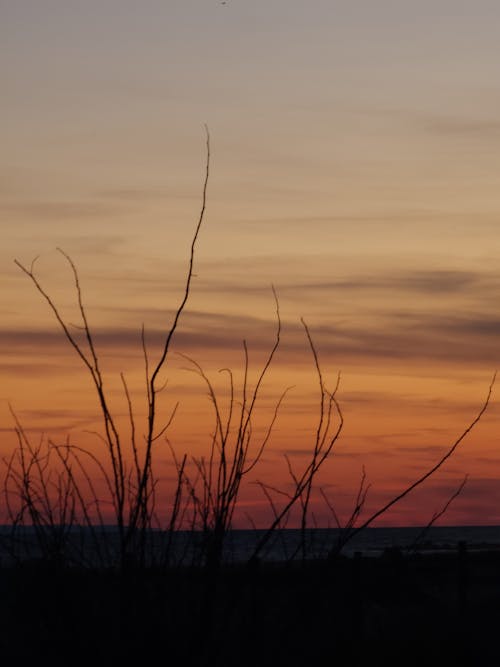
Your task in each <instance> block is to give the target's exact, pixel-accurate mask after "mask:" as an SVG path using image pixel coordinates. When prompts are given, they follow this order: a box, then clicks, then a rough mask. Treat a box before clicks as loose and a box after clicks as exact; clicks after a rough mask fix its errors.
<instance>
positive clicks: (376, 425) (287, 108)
mask: <svg viewBox="0 0 500 667" xmlns="http://www.w3.org/2000/svg"><path fill="white" fill-rule="evenodd" d="M0 12H1V21H0V26H1V27H0V33H1V34H0V37H1V40H0V42H1V43H2V45H3V46H2V50H3V53H4V56H5V57H2V58H1V59H0V77H1V81H2V91H4V93H5V94H4V95H3V97H4V98H5V101H4V103H3V107H4V108H3V113H2V115H3V122H2V125H1V128H0V132H1V133H2V155H1V156H0V178H1V180H0V211H1V216H2V226H1V229H2V242H1V244H0V281H1V283H0V284H1V290H0V299H1V302H0V306H1V311H2V314H3V318H2V326H1V328H0V341H1V345H0V375H1V385H0V387H1V389H0V420H1V421H0V428H1V432H2V444H1V450H2V455H3V456H6V455H7V454H8V452H9V451H11V448H12V447H13V445H14V437H13V434H12V419H11V416H10V414H9V410H8V402H9V401H10V403H11V404H12V406H13V408H14V409H15V411H16V413H17V414H18V415H19V417H20V419H21V420H22V423H23V424H24V426H25V427H26V429H27V431H28V432H29V433H30V434H32V436H33V437H34V438H36V437H39V436H38V435H37V434H40V433H41V432H44V433H45V434H46V435H47V436H52V437H54V438H63V437H64V436H65V434H67V433H69V434H70V436H71V438H72V439H74V440H75V441H76V442H79V443H82V444H85V445H86V446H92V447H95V446H96V444H95V442H94V441H93V440H92V438H91V436H89V435H88V433H86V431H88V430H92V429H93V428H96V426H97V425H98V422H96V416H97V408H96V401H95V396H94V395H93V393H92V390H91V387H90V383H89V378H88V377H87V376H86V375H85V372H84V369H83V368H82V367H81V364H80V363H79V361H78V359H77V357H76V356H75V354H74V353H73V351H72V350H71V349H70V348H69V347H68V346H67V345H66V344H65V342H64V340H63V338H62V336H61V334H60V332H59V331H58V330H57V327H56V326H55V323H54V321H53V318H52V317H51V314H50V312H49V311H48V309H47V307H46V304H44V303H43V301H42V299H41V298H40V297H39V295H37V294H36V293H35V290H34V289H33V286H32V285H31V284H30V283H29V281H28V279H27V278H26V276H24V275H22V273H21V272H20V270H19V269H18V268H17V267H16V266H15V265H14V263H13V259H14V258H17V259H19V260H20V261H21V262H24V263H28V264H29V263H30V262H31V260H32V259H33V258H34V257H35V256H38V255H40V259H39V262H38V265H37V266H38V270H39V275H40V277H41V278H42V279H43V282H44V284H45V285H46V286H47V289H48V290H49V292H50V293H51V294H52V295H53V296H54V298H55V299H56V300H57V303H58V304H61V308H62V312H63V313H64V316H65V317H67V319H68V321H69V322H74V323H77V312H76V309H75V295H74V292H73V290H72V285H71V280H70V278H71V277H70V274H69V272H68V268H67V266H66V265H65V263H64V261H63V259H62V258H61V257H60V256H59V255H58V254H57V252H56V251H55V248H56V247H57V246H60V247H62V248H64V249H65V250H66V251H67V252H68V253H69V254H70V255H71V257H72V258H73V259H74V261H75V262H76V264H77V266H78V268H79V271H80V276H81V281H82V286H83V290H84V296H85V302H86V305H87V309H88V315H89V320H90V322H91V325H92V327H93V328H94V329H95V332H96V341H97V344H98V346H99V350H100V354H101V359H102V362H103V364H104V367H105V370H106V378H107V382H109V387H110V390H111V392H112V402H113V407H114V408H115V410H116V411H117V414H119V415H122V416H123V420H122V421H123V428H126V421H125V410H126V406H125V403H124V399H123V395H122V394H121V391H120V388H119V373H120V371H123V372H124V373H125V374H126V376H127V377H128V378H129V382H130V385H131V388H132V390H133V398H134V401H135V405H136V409H137V412H138V414H139V415H140V414H141V413H143V411H144V409H145V408H144V401H143V398H144V395H143V384H142V383H143V368H142V359H141V348H140V329H141V325H142V324H143V323H144V325H145V328H146V331H147V338H148V341H149V342H150V349H151V354H152V355H154V354H155V353H156V354H157V353H158V350H159V341H160V340H161V337H162V332H164V331H165V327H168V324H169V322H170V321H171V317H172V314H173V312H174V309H175V308H176V306H177V304H178V303H179V300H180V297H181V295H182V289H183V280H184V277H185V272H186V269H187V259H188V252H189V242H190V239H191V235H192V232H193V229H194V225H195V223H196V219H197V215H198V212H199V206H200V197H201V189H202V184H203V170H204V161H205V153H204V134H203V124H204V123H207V124H208V126H209V128H210V133H211V145H212V162H211V176H210V181H209V191H208V206H207V213H206V219H205V222H204V226H203V228H202V230H201V234H200V238H199V245H198V249H197V256H196V266H195V274H196V276H195V278H194V279H193V289H192V294H191V298H190V300H189V303H188V305H187V308H186V311H185V313H184V316H183V318H182V320H181V322H180V327H179V331H178V334H177V335H176V337H175V340H174V345H173V348H172V352H173V354H172V357H171V359H170V362H169V366H168V372H167V375H168V377H169V385H168V388H167V390H166V391H165V394H164V401H165V403H164V407H165V410H166V411H167V412H168V410H169V409H171V407H172V406H173V405H174V404H175V402H176V401H177V400H179V401H180V407H179V412H178V414H177V417H176V420H175V422H174V424H173V425H172V428H171V431H170V438H171V441H172V443H173V445H174V447H175V448H176V451H178V452H179V453H181V452H183V451H188V452H190V453H191V454H193V455H196V456H200V455H202V453H203V451H204V448H205V447H207V446H208V440H209V433H210V428H211V426H210V421H209V419H210V416H209V405H208V403H207V399H206V395H205V391H204V387H203V385H202V382H201V381H200V379H199V378H197V377H196V376H195V375H193V374H192V373H189V372H187V371H186V370H185V369H184V367H185V366H186V362H185V361H183V360H182V359H181V358H180V357H178V356H176V354H175V353H177V352H182V353H185V354H188V355H190V356H192V357H193V358H195V359H196V360H197V361H198V362H199V363H200V364H201V365H202V366H203V368H204V369H206V371H207V372H208V373H210V374H211V376H212V377H214V378H215V377H216V376H217V369H219V368H221V367H225V366H230V367H231V368H232V369H233V370H234V371H235V373H237V374H238V373H239V374H241V369H242V362H243V352H242V340H243V338H245V339H246V340H247V342H248V346H249V350H250V365H251V368H252V369H254V371H255V370H256V369H257V368H258V367H259V363H262V360H263V358H264V355H265V352H266V350H268V349H269V348H270V346H271V345H272V338H273V331H274V322H275V313H274V301H273V296H272V292H271V287H270V286H271V284H274V286H275V288H276V291H277V294H278V297H279V301H280V307H281V314H282V319H283V339H282V345H281V348H280V350H279V353H278V355H277V357H276V359H275V363H274V365H273V367H272V368H271V370H270V373H269V376H268V382H267V384H266V385H265V387H264V390H263V393H262V404H258V406H257V407H258V409H257V411H256V415H257V419H258V420H259V419H262V420H263V422H265V420H266V419H268V418H269V417H270V415H271V414H272V409H273V406H274V404H275V401H276V399H277V397H278V396H279V394H280V392H281V391H282V390H283V389H284V388H285V387H287V386H289V385H294V389H293V390H292V391H291V392H290V394H289V395H288V397H287V399H286V401H285V404H284V406H283V410H282V413H281V415H280V417H279V419H278V421H277V424H276V429H275V434H274V438H273V440H272V441H271V442H270V443H269V446H268V450H267V452H266V455H265V457H264V459H263V461H262V466H261V468H259V469H256V470H255V475H254V477H253V478H252V480H255V479H261V480H262V481H265V482H268V483H271V484H273V485H278V486H280V485H281V486H282V487H283V488H286V484H287V483H288V482H287V469H286V464H285V461H284V459H283V454H284V453H285V452H287V453H288V454H289V455H290V457H291V459H292V460H293V461H295V463H296V465H297V467H298V468H300V465H303V464H304V462H305V461H306V460H307V451H308V447H309V448H310V447H311V444H312V441H313V437H314V427H315V419H316V416H317V398H316V397H317V383H316V377H315V374H314V366H313V362H312V357H311V354H310V351H309V349H308V345H307V340H306V338H305V335H304V332H303V329H302V327H301V324H300V318H301V317H304V318H305V320H306V321H307V323H308V325H309V327H310V330H311V333H312V335H313V337H314V341H315V344H316V347H317V350H318V353H319V355H320V359H321V363H322V368H323V371H324V374H325V379H327V384H329V386H330V387H332V386H333V385H334V384H335V379H336V375H337V372H338V371H341V372H342V381H341V386H340V389H339V393H338V398H339V402H340V404H341V407H342V410H343V413H344V415H345V426H344V430H343V433H342V437H341V439H340V440H339V441H338V443H337V445H336V454H335V455H334V456H333V457H332V459H331V461H330V463H328V465H327V466H325V469H324V470H323V472H322V475H321V478H320V480H319V483H320V484H321V485H322V486H323V488H324V489H325V490H329V493H331V497H332V499H333V501H334V503H335V505H336V507H338V508H339V512H340V514H341V515H343V516H345V514H346V513H347V512H348V510H349V508H350V507H351V506H352V502H353V500H354V497H355V494H356V490H357V484H358V480H359V475H360V472H361V468H362V465H363V464H364V465H365V467H366V471H367V478H368V481H369V482H371V484H372V486H371V489H370V492H369V496H368V508H372V509H376V508H377V507H378V506H379V504H380V503H381V502H382V501H383V499H385V498H387V497H389V496H390V494H391V493H396V492H397V491H399V490H400V489H401V488H403V487H404V486H405V485H406V484H407V483H408V482H409V481H411V480H413V479H414V478H415V477H416V476H418V475H419V473H420V472H423V471H424V470H425V469H426V468H427V467H429V466H430V465H432V463H433V462H435V461H436V460H438V459H439V457H440V455H441V454H442V453H444V451H445V450H446V448H447V446H449V445H450V444H451V443H452V442H453V441H454V439H455V438H456V437H457V436H458V435H459V434H460V433H461V431H462V430H463V429H464V428H465V427H466V426H467V424H468V423H469V422H470V421H472V419H473V418H474V416H475V415H476V413H477V412H478V410H479V408H480V406H481V404H482V402H483V400H484V398H485V396H486V393H487V389H488V385H489V382H490V379H491V376H492V374H493V372H494V370H495V369H496V368H497V367H498V365H499V364H498V360H499V357H500V353H499V347H498V339H499V334H500V316H499V306H498V304H499V299H498V297H499V293H500V271H499V268H498V267H499V258H500V234H499V233H498V224H499V223H498V215H499V212H500V211H499V209H500V199H499V195H498V192H499V190H498V175H499V173H500V157H499V156H500V151H499V150H498V149H499V147H500V146H499V144H500V124H499V122H498V117H499V115H498V113H499V110H500V109H499V107H500V90H499V87H498V81H499V80H500V79H499V76H498V74H499V71H498V69H499V65H498V63H500V46H499V44H498V29H499V27H500V8H499V7H498V6H497V4H496V3H493V2H488V1H486V0H480V1H479V2H476V3H470V2H460V1H457V0H454V1H453V2H452V1H451V0H446V1H444V0H438V1H437V2H436V1H434V2H430V1H429V2H428V1H424V2H420V3H413V2H411V3H410V2H400V3H395V2H389V0H381V1H380V2H377V3H371V2H368V0H366V1H364V2H340V1H339V2H332V0H329V1H328V2H327V1H326V0H324V1H323V0H318V1H317V2H314V3H303V2H299V1H298V0H297V1H296V2H295V1H293V2H290V1H287V2H285V0H267V1H266V2H264V1H260V0H256V1H255V2H252V3H248V2H243V0H240V1H237V0H233V1H231V2H228V3H226V5H221V4H220V3H218V2H213V3H211V2H206V1H203V2H201V1H199V0H183V2H167V3H164V2H156V1H147V2H144V3H140V5H139V4H138V3H133V2H128V1H122V2H118V1H116V0H110V1H109V2H105V3H98V2H94V1H93V0H92V1H90V2H86V3H67V2H63V1H62V0H53V1H49V0H43V1H42V2H38V1H37V2H35V1H34V0H33V1H28V2H23V3H8V4H7V3H4V4H3V6H2V8H1V10H0ZM217 381H218V380H217ZM221 389H222V388H221ZM496 393H497V392H496ZM496 393H494V395H493V401H492V404H491V406H490V408H489V410H488V412H487V414H486V415H485V416H484V418H483V420H482V422H481V423H480V424H479V425H478V427H477V428H476V430H475V431H474V433H473V434H472V435H471V437H470V438H468V439H467V440H466V441H465V442H464V443H463V445H462V446H461V449H460V451H459V452H457V454H456V455H455V456H454V457H453V459H451V460H450V461H449V462H447V464H446V465H445V467H444V468H443V470H442V471H441V472H440V473H439V474H438V475H436V477H435V478H434V479H433V480H432V482H430V483H428V484H427V485H426V486H425V487H424V488H423V489H422V490H421V491H419V492H418V493H416V494H415V495H414V496H412V497H411V498H409V499H408V502H405V503H404V504H401V506H399V507H398V508H395V509H394V510H393V511H392V512H391V513H390V514H388V515H387V516H386V517H384V522H385V523H387V524H392V525H402V524H410V523H423V522H426V521H427V520H428V519H429V518H430V516H431V515H432V513H433V512H434V511H435V510H437V509H439V508H440V507H441V506H442V504H443V503H444V502H445V501H446V498H447V497H448V496H449V495H450V494H451V493H452V492H453V490H454V489H455V488H456V486H457V485H458V484H459V483H460V480H461V479H462V478H463V476H464V474H465V473H468V474H469V481H468V484H467V486H466V488H465V489H464V491H463V493H462V494H461V496H460V498H458V499H457V500H456V501H455V503H454V504H453V506H452V507H451V508H450V510H449V511H448V513H447V515H446V517H445V518H444V519H443V520H444V521H445V522H447V523H450V524H453V523H469V524H470V523H483V524H488V523H497V522H499V521H500V509H499V508H500V479H499V477H500V474H499V470H500V451H499V450H498V434H499V432H500V430H499V428H500V424H499V421H500V412H499V406H498V400H497V396H496ZM158 461H159V463H158V465H159V466H160V468H159V469H161V470H162V471H163V470H164V471H165V472H161V476H163V477H164V478H165V479H166V480H167V481H168V478H169V476H170V475H171V463H170V455H169V452H168V450H167V448H166V447H163V449H162V450H161V451H159V452H158ZM242 502H243V504H242V511H241V513H240V515H239V519H238V520H239V525H245V518H244V512H247V511H248V512H249V513H250V514H251V515H252V516H255V517H257V519H256V520H258V519H259V517H260V516H262V514H261V513H262V512H263V511H267V510H268V508H267V506H266V504H265V499H263V497H262V494H261V493H260V492H259V490H258V489H257V488H256V487H255V486H254V485H252V484H249V485H247V486H246V487H245V488H244V489H243V496H242ZM314 509H315V514H316V516H317V517H318V521H319V522H320V523H326V522H327V521H328V520H331V517H329V516H328V510H327V508H326V507H325V506H324V504H323V505H322V504H321V503H320V502H319V500H318V502H317V504H315V507H314Z"/></svg>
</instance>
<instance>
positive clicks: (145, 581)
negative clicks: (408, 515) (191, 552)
mask: <svg viewBox="0 0 500 667" xmlns="http://www.w3.org/2000/svg"><path fill="white" fill-rule="evenodd" d="M0 655H1V657H2V658H3V659H4V664H9V663H8V662H6V661H9V662H10V661H13V660H15V661H16V663H20V664H24V663H25V662H27V661H32V660H35V659H36V660H39V659H40V658H41V657H42V656H43V657H49V658H50V659H51V660H52V661H53V662H57V663H59V662H65V663H66V664H68V663H69V664H74V663H75V662H80V661H81V660H84V659H86V660H92V662H93V663H97V664H105V663H106V664H110V665H116V664H119V663H120V662H124V661H125V660H126V661H127V663H128V662H130V661H131V660H132V661H135V662H136V663H137V664H139V661H140V663H141V664H147V663H148V662H149V661H150V660H149V659H151V662H152V661H153V659H154V660H155V663H156V664H158V658H153V656H156V655H160V657H161V663H162V664H165V665H182V666H183V667H184V666H185V667H188V666H190V665H200V666H202V665H210V666H214V667H215V666H217V667H218V666H219V665H220V666H221V667H222V666H224V667H225V666H231V667H233V666H234V667H236V666H238V667H246V666H247V665H252V666H259V665H275V666H281V665H283V666H287V667H288V666H295V665H301V666H302V665H304V666H309V665H311V666H318V667H322V666H326V665H332V666H333V665H340V666H342V667H350V666H351V665H352V666H355V665H368V666H369V667H375V666H378V665H380V666H382V665H384V666H387V665H405V666H406V665H471V666H478V667H482V666H489V665H491V666H495V667H499V666H500V553H499V552H479V553H465V552H462V553H457V552H452V553H444V554H434V555H432V554H427V555H418V554H416V555H413V556H402V555H401V553H400V552H398V551H393V552H391V551H389V552H386V553H385V554H384V556H382V557H380V558H362V557H359V558H354V559H347V558H339V559H337V560H336V561H335V562H319V561H315V562H306V563H303V564H301V563H296V564H293V565H292V564H274V565H270V564H261V565H259V566H255V567H253V568H249V567H239V568H235V567H232V568H225V569H223V570H221V571H220V572H219V573H218V574H217V575H215V574H214V575H213V576H208V575H207V573H206V572H203V571H200V570H193V569H187V568H186V569H183V570H172V571H169V572H159V571H153V570H148V571H141V570H130V571H128V572H124V573H121V574H120V573H116V572H106V571H89V570H78V569H67V568H61V567H58V568H56V567H51V566H49V565H48V564H45V563H36V564H34V563H31V564H24V565H22V566H18V567H14V568H12V567H10V568H4V569H1V570H0Z"/></svg>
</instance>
